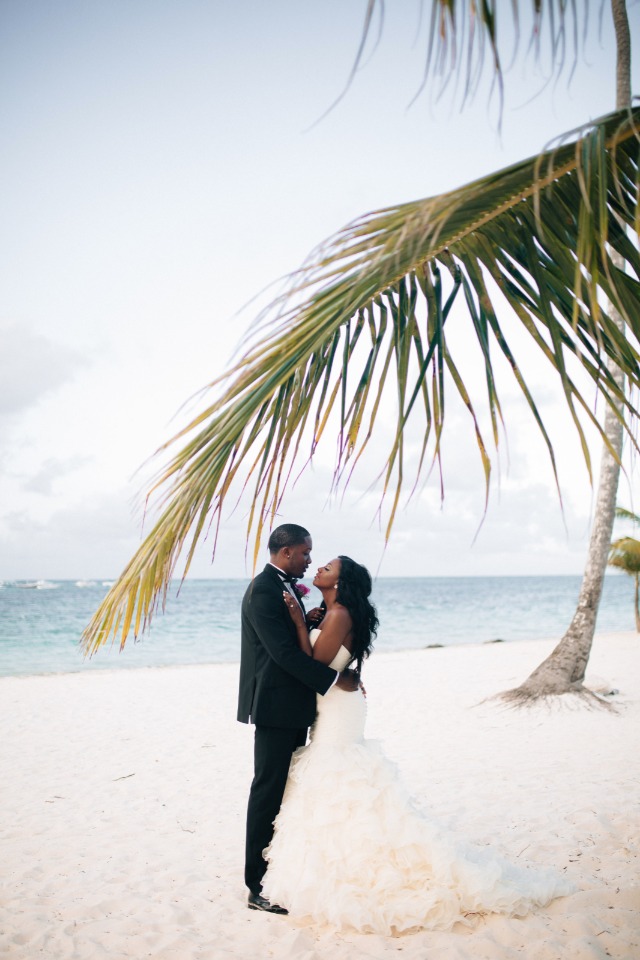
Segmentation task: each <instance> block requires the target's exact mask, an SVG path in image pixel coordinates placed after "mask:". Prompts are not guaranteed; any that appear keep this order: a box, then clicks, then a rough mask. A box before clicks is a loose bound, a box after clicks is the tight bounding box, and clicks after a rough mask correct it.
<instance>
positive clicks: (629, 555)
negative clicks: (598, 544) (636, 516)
mask: <svg viewBox="0 0 640 960" xmlns="http://www.w3.org/2000/svg"><path fill="white" fill-rule="evenodd" d="M607 562H608V564H609V566H610V567H618V569H620V570H624V572H625V573H628V574H629V575H630V576H637V575H638V574H639V573H640V540H635V539H634V538H633V537H620V539H619V540H614V541H613V543H612V544H611V547H610V550H609V559H608V561H607Z"/></svg>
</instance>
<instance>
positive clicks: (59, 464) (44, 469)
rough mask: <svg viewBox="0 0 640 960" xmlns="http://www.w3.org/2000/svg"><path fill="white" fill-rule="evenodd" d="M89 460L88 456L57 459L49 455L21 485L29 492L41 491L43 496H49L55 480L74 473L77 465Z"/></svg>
mask: <svg viewBox="0 0 640 960" xmlns="http://www.w3.org/2000/svg"><path fill="white" fill-rule="evenodd" d="M89 462H90V458H89V457H71V458H70V459H68V460H58V459H57V458H55V457H51V458H49V459H48V460H45V461H44V463H43V464H42V465H41V467H40V469H39V470H38V471H37V472H36V473H35V474H34V475H33V476H32V477H31V479H30V480H27V482H26V483H24V484H23V485H22V489H23V490H25V491H28V492H29V493H41V494H43V495H44V496H50V495H51V493H53V485H54V482H55V481H56V480H58V479H59V478H60V477H66V476H67V475H68V474H70V473H74V472H75V471H76V470H77V469H78V468H79V467H82V466H84V464H85V463H89Z"/></svg>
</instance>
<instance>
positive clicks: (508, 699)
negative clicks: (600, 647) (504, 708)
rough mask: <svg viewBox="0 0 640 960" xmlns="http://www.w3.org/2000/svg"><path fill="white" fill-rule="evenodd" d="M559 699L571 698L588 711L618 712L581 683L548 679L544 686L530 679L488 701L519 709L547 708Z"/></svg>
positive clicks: (560, 701)
mask: <svg viewBox="0 0 640 960" xmlns="http://www.w3.org/2000/svg"><path fill="white" fill-rule="evenodd" d="M561 697H563V698H564V697H571V698H572V699H573V702H574V703H578V702H580V703H583V704H584V705H585V706H587V707H589V709H602V710H608V711H609V712H611V713H617V712H618V711H617V709H616V707H615V706H614V704H612V703H610V702H609V701H608V700H605V699H604V697H601V696H599V695H598V694H597V693H594V692H593V690H589V689H588V688H587V687H585V686H583V685H582V683H564V682H562V681H561V680H556V682H555V683H550V682H549V679H548V678H547V680H546V682H545V683H544V684H542V683H535V682H533V683H532V682H531V678H529V680H527V681H525V683H523V684H521V685H520V686H519V687H515V688H514V689H513V690H505V691H503V692H502V693H496V694H495V695H494V696H493V697H489V698H488V699H489V700H500V701H502V702H503V703H505V704H507V705H508V706H510V707H514V708H519V707H529V706H532V705H533V704H535V703H545V704H548V705H549V706H551V705H552V704H555V703H557V704H560V703H562V700H560V699H559V698H561ZM565 702H568V701H565Z"/></svg>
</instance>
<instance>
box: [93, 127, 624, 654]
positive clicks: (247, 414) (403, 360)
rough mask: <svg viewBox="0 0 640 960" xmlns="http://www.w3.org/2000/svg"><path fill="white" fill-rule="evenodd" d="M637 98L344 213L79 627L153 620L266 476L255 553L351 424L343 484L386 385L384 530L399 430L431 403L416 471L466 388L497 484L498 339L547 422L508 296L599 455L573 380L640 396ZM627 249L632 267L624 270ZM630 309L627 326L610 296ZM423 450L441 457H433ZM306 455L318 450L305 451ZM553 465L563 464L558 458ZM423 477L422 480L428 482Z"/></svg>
mask: <svg viewBox="0 0 640 960" xmlns="http://www.w3.org/2000/svg"><path fill="white" fill-rule="evenodd" d="M639 121H640V111H638V110H636V111H634V112H632V113H622V114H613V115H611V116H609V117H606V118H603V119H602V120H600V121H598V122H596V123H594V124H593V125H592V126H591V127H590V128H589V129H588V130H586V131H582V133H581V135H579V136H577V138H576V139H575V141H573V142H568V143H564V144H561V145H560V146H558V147H557V148H555V149H553V150H550V151H548V152H547V153H545V154H543V155H542V156H541V157H537V158H532V159H529V160H526V161H524V162H522V163H518V164H515V165H514V166H512V167H509V168H507V169H505V170H501V171H499V172H497V173H495V174H493V175H491V176H489V177H485V178H483V179H481V180H478V181H475V182H474V183H471V184H468V185H467V186H465V187H462V188H461V189H459V190H455V191H452V192H451V193H447V194H444V195H442V196H439V197H432V198H428V199H425V200H420V201H416V202H414V203H407V204H402V205H401V206H398V207H392V208H388V209H385V210H379V211H376V212H374V213H371V214H368V215H366V216H364V217H362V218H361V219H359V220H357V221H356V222H354V223H352V224H350V225H349V226H348V227H346V228H345V229H344V230H343V231H341V232H340V233H339V234H338V235H337V236H336V237H334V238H333V239H332V240H331V241H329V242H328V243H327V244H326V245H325V246H324V247H322V248H321V249H320V250H319V251H318V252H317V254H316V256H315V258H314V259H313V260H312V261H311V263H310V265H308V266H307V267H305V268H304V269H303V270H301V271H299V272H298V273H296V274H294V275H293V276H292V277H291V283H290V289H289V291H288V294H287V296H286V297H283V298H281V299H280V300H278V301H277V302H276V303H275V304H274V305H273V307H272V309H271V311H270V312H269V313H268V314H266V315H265V316H263V317H262V318H261V324H260V327H259V336H258V338H256V339H255V340H254V342H253V343H252V344H250V345H249V346H247V348H246V353H245V354H244V356H243V357H242V358H241V359H240V360H239V361H238V362H237V363H236V364H235V366H234V367H233V368H232V369H231V370H230V371H229V372H228V373H227V374H226V375H225V376H224V377H222V378H220V379H219V380H218V381H216V382H215V384H212V386H214V385H215V386H216V388H217V390H218V391H219V395H218V397H217V399H216V400H215V402H213V403H212V404H211V405H210V406H209V407H208V408H207V409H205V410H204V411H203V412H202V413H201V414H200V415H199V416H198V417H196V419H194V420H193V421H192V422H191V423H190V424H189V425H188V426H187V427H186V428H185V429H184V430H183V431H181V432H180V434H178V436H177V437H175V438H174V441H172V442H175V440H177V439H182V440H183V441H184V446H183V447H182V449H180V450H179V452H178V453H177V454H175V456H174V457H173V459H172V460H171V461H170V462H169V464H168V466H167V467H166V468H165V469H164V470H163V471H161V473H160V475H159V476H158V478H157V483H156V485H155V487H154V491H160V492H161V494H162V498H163V499H162V501H161V506H162V507H163V512H162V513H161V515H160V518H159V519H158V521H157V523H156V524H155V526H154V527H153V529H152V530H151V532H150V534H149V535H148V536H147V538H146V539H145V541H144V542H143V544H142V545H141V547H140V548H139V550H138V551H137V553H136V554H135V555H134V557H133V558H132V560H131V562H130V563H129V565H128V566H127V568H126V569H125V571H124V572H123V574H122V575H121V577H120V579H119V580H118V581H117V582H116V584H115V585H114V586H113V587H112V589H111V590H110V592H109V594H108V595H107V597H106V598H105V600H104V601H103V603H102V605H101V606H100V608H99V609H98V611H97V612H96V614H95V616H94V618H93V620H92V621H91V623H90V624H89V626H88V627H87V630H86V631H85V634H84V645H85V649H86V650H87V651H88V652H93V651H94V650H95V649H97V647H98V646H100V644H101V643H103V642H105V641H106V640H107V639H108V638H109V637H114V636H115V635H116V634H117V633H119V634H120V642H121V645H123V644H124V642H125V640H126V638H127V635H128V633H129V631H130V630H131V628H132V627H133V630H134V633H135V634H137V633H138V632H139V631H140V630H141V629H144V627H145V626H146V625H147V624H148V622H149V620H150V618H151V616H152V615H153V613H154V611H155V609H156V605H157V604H158V602H159V600H160V598H164V596H165V594H166V589H167V585H168V583H169V580H170V578H171V576H172V574H173V573H174V570H175V566H176V563H177V560H178V556H179V554H180V551H181V549H182V548H183V547H185V546H186V545H188V546H187V551H186V553H187V556H186V565H185V572H186V570H187V569H188V567H189V564H190V562H191V559H192V556H193V551H194V549H195V545H196V542H197V540H198V538H199V537H200V536H201V534H202V532H203V531H204V530H205V529H206V528H208V525H209V524H210V523H211V522H213V523H219V522H220V517H221V511H222V509H223V505H224V504H225V502H226V500H227V498H228V497H229V495H230V493H231V490H232V487H233V489H235V484H237V482H238V481H239V480H240V479H242V483H243V489H246V487H247V485H248V484H250V483H251V484H253V492H252V494H251V503H252V507H251V511H250V515H249V522H248V531H247V533H248V536H251V534H252V533H253V534H254V537H255V541H254V542H255V550H254V561H255V559H256V557H257V550H258V544H259V540H260V535H261V532H262V530H263V527H264V526H265V524H267V523H268V522H270V521H271V520H272V519H273V517H274V515H275V513H276V511H277V510H278V507H279V504H280V503H281V500H282V497H283V494H284V492H285V490H286V488H287V483H288V482H289V480H290V477H291V471H292V469H293V467H294V464H295V463H298V462H299V461H300V458H301V457H302V456H304V457H305V458H310V457H311V456H313V453H314V450H315V449H316V447H317V444H318V443H319V442H321V440H322V437H323V436H324V434H325V433H326V432H327V430H328V429H329V425H330V423H332V422H333V421H332V419H331V418H332V417H333V418H335V419H336V420H337V422H338V430H339V440H338V448H337V457H336V467H335V475H334V482H335V484H336V485H338V484H339V483H341V482H344V483H346V482H348V479H349V477H350V476H351V474H352V471H353V468H354V467H355V466H356V464H357V463H358V460H359V458H360V457H361V456H362V454H363V451H364V450H365V449H366V448H367V446H368V445H369V442H370V440H371V438H372V437H373V436H374V431H375V426H376V423H377V422H378V421H379V411H380V404H381V400H382V397H383V394H384V393H385V391H387V390H389V389H391V388H393V389H394V392H395V396H396V428H395V432H394V434H393V435H392V437H391V438H390V441H389V443H388V446H387V452H386V455H385V454H384V453H381V452H380V450H381V438H380V437H379V436H378V435H377V434H376V439H377V448H376V449H377V451H378V455H379V458H380V463H381V468H382V476H383V478H384V479H383V497H384V496H385V495H387V494H389V496H390V498H391V506H390V511H389V519H388V523H387V536H388V534H389V530H390V528H391V524H392V523H393V519H394V516H395V511H396V508H397V505H398V502H399V497H400V493H401V490H402V489H403V485H404V483H405V474H404V460H405V433H406V427H407V424H408V422H409V420H410V418H411V419H412V421H414V420H415V419H417V417H418V413H420V415H421V417H422V426H423V437H424V440H423V444H422V451H421V455H420V470H422V469H423V468H426V467H427V466H429V467H431V466H432V465H433V464H434V463H437V462H438V459H439V453H440V442H441V437H442V434H443V430H444V424H445V410H446V405H445V394H446V393H447V392H448V391H449V390H451V389H453V390H454V391H456V392H457V393H458V394H459V396H460V398H461V399H462V401H463V403H464V404H465V406H466V408H467V410H468V411H469V415H470V417H471V419H472V423H473V428H474V431H475V436H476V441H477V446H478V450H479V454H480V457H481V461H482V464H483V468H484V472H485V477H486V484H487V490H488V486H489V478H490V468H491V465H490V459H489V454H488V443H487V441H486V440H485V438H484V436H483V433H482V429H481V419H482V418H481V416H480V413H479V412H478V411H479V404H480V403H482V404H483V405H484V406H485V407H486V409H488V411H489V422H490V425H491V436H492V442H493V444H494V445H495V446H497V444H498V432H499V424H500V422H501V421H502V408H501V405H500V400H499V396H498V390H497V385H496V379H495V359H494V356H495V354H496V352H497V353H498V354H499V355H502V357H503V358H505V359H506V361H507V363H508V365H509V367H510V369H511V370H512V373H513V376H514V378H515V382H516V383H517V384H518V386H519V388H520V390H521V391H522V394H523V396H524V397H525V399H526V402H527V404H528V405H529V408H530V410H531V413H532V415H533V417H534V420H535V422H536V423H537V425H538V427H539V429H540V431H541V433H542V436H543V437H544V440H545V442H546V444H547V448H548V450H549V455H550V457H551V462H552V464H553V462H554V461H553V450H552V447H551V442H550V440H549V437H548V435H547V432H546V429H545V425H544V423H543V421H542V418H541V416H540V414H539V411H538V409H537V406H536V403H535V399H534V397H533V395H532V392H531V390H530V389H529V387H528V385H527V382H526V379H525V375H524V373H523V371H522V370H521V369H520V367H519V365H518V363H517V361H516V359H515V355H514V352H513V349H512V347H511V346H510V344H509V339H508V336H507V333H506V332H505V329H504V325H503V322H502V320H501V319H500V314H501V313H504V312H505V310H504V301H506V303H507V304H508V305H509V306H510V307H511V310H512V312H513V313H514V314H515V315H516V317H517V318H518V319H519V320H520V321H521V325H522V327H523V328H524V330H525V331H526V332H527V333H528V335H529V337H530V342H531V345H532V347H534V346H535V347H536V348H537V349H538V350H540V351H541V353H542V355H543V356H544V357H545V358H546V359H547V360H548V361H549V363H550V365H551V367H550V368H553V369H554V370H555V371H556V373H557V375H558V376H559V378H560V382H561V384H562V388H563V391H564V397H565V400H566V403H567V405H568V408H569V410H570V411H571V414H572V415H573V417H574V422H575V425H576V429H577V430H578V433H579V434H580V437H581V440H582V445H583V451H584V456H585V459H586V462H587V464H588V465H589V451H588V448H587V445H586V440H585V438H584V432H583V426H582V420H583V419H584V418H585V417H586V418H588V419H591V420H592V421H593V422H594V423H595V424H596V426H598V422H597V421H596V419H595V416H594V415H593V413H592V410H591V406H590V403H589V399H590V398H589V397H587V396H586V395H585V391H584V388H581V387H580V386H579V385H578V384H577V382H576V380H575V374H574V373H573V372H572V371H575V369H576V368H578V369H579V370H580V371H581V372H582V374H583V375H586V378H587V381H588V382H590V383H591V384H592V385H593V387H594V388H595V389H597V390H598V391H599V392H600V394H601V395H602V396H603V397H604V398H605V400H606V402H607V403H609V404H611V405H612V406H614V407H615V409H616V410H619V411H620V412H619V414H618V415H619V416H620V417H621V418H622V417H623V415H624V411H625V410H626V411H628V413H629V414H631V415H632V416H635V415H636V413H637V411H636V410H635V408H634V407H633V406H632V403H631V401H629V400H628V399H627V397H626V396H625V394H624V392H623V391H622V390H621V388H620V387H619V386H618V385H617V384H616V381H615V379H614V377H613V376H612V374H611V373H610V372H609V370H608V368H607V363H606V361H607V358H608V357H610V358H613V359H614V360H615V362H616V364H617V365H618V366H619V367H620V368H621V369H622V371H623V372H624V373H625V374H626V375H627V377H628V378H629V380H630V381H631V383H632V384H634V385H636V386H640V366H639V355H638V349H637V345H638V339H639V337H640V283H639V279H640V257H639V254H638V246H637V236H638V227H639V224H640V217H639V213H638V206H637V197H638V188H639V175H638V156H639V146H640V141H639V137H638V123H639ZM612 250H615V251H617V252H618V253H619V254H621V256H622V257H623V259H624V261H625V264H626V268H627V273H623V272H621V271H620V269H619V268H617V267H616V266H614V264H613V263H612V259H611V251H612ZM603 294H604V295H606V297H607V298H608V299H609V301H610V302H611V303H612V304H613V305H614V306H615V307H616V308H617V309H618V310H619V311H620V312H621V314H622V315H623V317H624V318H625V320H626V322H627V324H628V334H629V335H628V337H625V336H624V335H622V334H621V333H620V331H619V330H618V328H617V326H616V324H615V322H614V321H613V320H612V319H611V317H610V316H609V313H608V312H607V309H606V308H605V306H604V305H603V304H604V301H603V297H602V295H603ZM454 306H455V307H456V309H457V310H459V311H463V310H464V311H466V318H467V322H468V338H469V339H473V340H474V341H476V342H477V345H478V349H479V351H480V357H481V363H482V365H483V368H484V381H485V388H484V392H483V393H482V395H481V397H476V396H474V395H473V394H472V390H471V387H470V385H469V384H468V383H465V382H464V378H463V376H462V374H461V372H460V367H459V364H458V363H457V362H456V358H455V356H454V348H453V347H452V344H451V342H450V340H449V338H448V335H447V329H448V328H447V321H448V318H449V317H450V315H451V312H452V310H453V308H454ZM429 450H430V453H429ZM305 462H306V460H305ZM554 469H555V466H554ZM416 480H417V478H416Z"/></svg>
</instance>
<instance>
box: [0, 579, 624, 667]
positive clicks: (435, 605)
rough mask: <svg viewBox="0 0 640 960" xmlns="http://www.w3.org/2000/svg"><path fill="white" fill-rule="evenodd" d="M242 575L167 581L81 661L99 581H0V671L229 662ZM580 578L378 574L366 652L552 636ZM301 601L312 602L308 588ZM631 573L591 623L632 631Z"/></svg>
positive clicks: (236, 646)
mask: <svg viewBox="0 0 640 960" xmlns="http://www.w3.org/2000/svg"><path fill="white" fill-rule="evenodd" d="M247 582H248V581H245V580H187V581H185V583H183V584H182V586H181V587H180V590H179V592H178V587H179V584H178V583H177V582H176V583H175V584H174V585H172V588H171V590H170V592H169V596H168V600H167V607H166V611H165V613H164V614H158V615H157V617H156V618H155V619H154V621H153V623H152V625H151V629H150V631H149V633H148V634H146V635H145V636H144V637H143V638H142V639H139V640H138V641H137V642H134V641H133V639H129V640H128V641H127V644H126V646H125V649H124V651H123V652H122V653H120V651H119V647H118V644H114V645H107V646H106V647H104V648H103V649H102V650H100V651H99V652H98V653H97V654H95V656H93V657H92V658H90V659H85V658H84V657H83V654H82V652H81V650H80V647H79V639H80V635H81V633H82V630H83V628H84V627H85V626H86V624H87V622H88V621H89V619H90V617H91V615H92V613H93V611H94V610H95V609H96V607H97V606H98V604H99V603H100V601H101V599H102V598H103V597H104V595H105V594H106V592H107V590H108V588H109V586H110V582H109V581H84V580H77V581H72V580H53V581H42V580H41V581H33V582H28V581H4V582H1V583H0V676H26V675H32V674H48V673H72V672H76V671H84V670H100V669H110V670H111V669H118V670H121V669H131V668H136V667H138V668H139V667H163V666H172V665H179V664H193V663H221V662H233V661H237V660H238V658H239V650H240V641H239V638H240V603H241V600H242V595H243V593H244V591H245V589H246V586H247ZM580 582H581V578H580V577H578V576H562V577H558V576H556V577H424V578H421V577H412V578H396V577H384V578H380V579H378V580H377V581H376V582H375V585H374V592H373V599H374V601H375V603H376V605H377V608H378V615H379V617H380V629H379V633H378V637H377V639H376V642H375V647H374V649H375V650H379V651H393V650H406V649H416V648H423V647H426V646H429V645H434V644H443V645H445V646H446V645H449V644H462V643H487V642H490V641H496V640H502V641H506V642H508V641H510V640H533V639H540V638H543V637H555V638H558V639H559V638H560V637H561V636H562V634H563V633H564V631H565V629H566V627H567V626H568V624H569V622H570V620H571V617H572V615H573V612H574V610H575V604H576V600H577V597H578V591H579V589H580ZM309 599H310V601H311V602H310V603H307V604H306V605H307V608H309V607H310V606H315V605H316V604H317V603H319V602H320V600H321V597H320V594H319V593H318V592H317V591H316V590H314V589H312V592H311V596H310V598H309ZM634 628H635V625H634V617H633V581H632V579H631V578H630V577H626V576H624V575H619V574H615V573H612V574H609V575H608V576H607V577H606V578H605V586H604V592H603V598H602V603H601V605H600V612H599V615H598V623H597V630H600V631H622V630H633V629H634Z"/></svg>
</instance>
